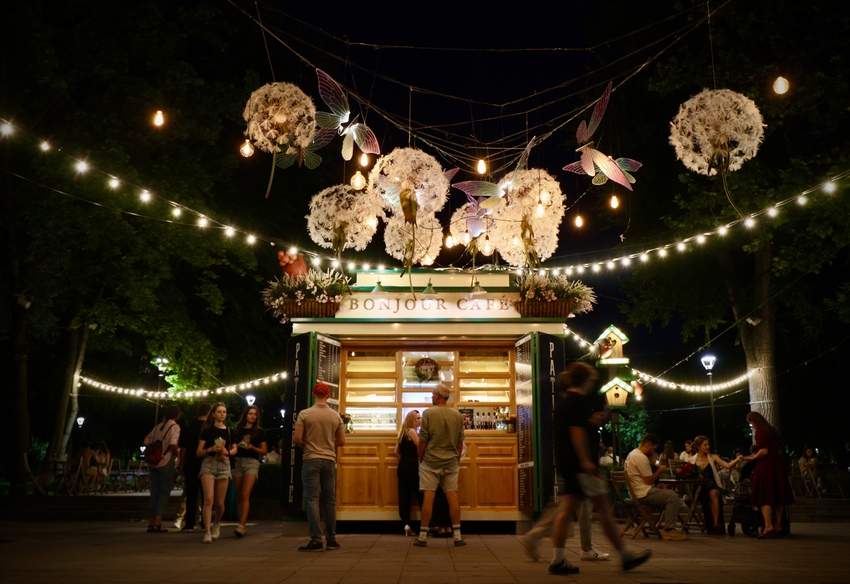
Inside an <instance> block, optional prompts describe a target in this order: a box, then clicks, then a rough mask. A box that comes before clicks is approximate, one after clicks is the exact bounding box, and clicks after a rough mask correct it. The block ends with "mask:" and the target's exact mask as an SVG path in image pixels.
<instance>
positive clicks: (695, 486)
mask: <svg viewBox="0 0 850 584" xmlns="http://www.w3.org/2000/svg"><path fill="white" fill-rule="evenodd" d="M658 482H659V483H660V484H662V485H667V488H668V489H675V490H676V491H677V492H678V493H681V494H682V495H685V498H686V500H687V509H688V510H687V512H686V513H685V518H684V519H682V516H681V515H680V516H679V521H681V523H682V531H684V532H685V533H687V532H688V529H689V527H690V526H691V525H695V526H696V527H699V528H700V529H701V530H703V531H705V521H704V520H703V518H702V514H701V513H700V512H699V511H697V508H696V505H697V501H698V500H699V494H700V491H702V486H703V485H704V484H705V480H704V479H702V478H695V479H680V478H666V479H665V478H662V479H658Z"/></svg>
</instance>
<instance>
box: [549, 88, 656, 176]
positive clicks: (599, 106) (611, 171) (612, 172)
mask: <svg viewBox="0 0 850 584" xmlns="http://www.w3.org/2000/svg"><path fill="white" fill-rule="evenodd" d="M610 97H611V83H610V82H609V83H608V87H606V88H605V92H604V93H603V94H602V97H600V98H599V101H597V102H596V106H595V107H594V108H593V113H592V114H591V115H590V124H587V123H586V122H585V121H584V120H582V121H581V124H579V127H578V130H577V131H576V140H577V141H578V143H579V147H578V148H576V152H581V160H579V161H578V162H573V163H572V164H568V165H566V166H565V167H564V170H566V171H568V172H574V173H576V174H586V175H588V176H591V177H593V180H592V182H593V184H595V185H601V184H605V183H606V182H607V181H608V179H611V180H612V181H614V182H615V183H617V184H619V185H622V186H624V187H626V188H627V189H629V190H632V185H631V183H633V182H635V178H634V177H633V176H632V175H630V174H629V172H634V171H636V170H637V169H639V168H640V167H641V166H643V165H642V164H641V163H640V162H638V161H637V160H632V159H631V158H618V159H617V160H614V159H612V158H611V157H610V156H606V155H605V154H603V153H602V152H600V151H599V150H597V149H596V148H594V147H593V142H591V141H590V138H591V137H592V136H593V133H594V132H596V128H597V127H598V126H599V122H601V121H602V116H604V115H605V109H606V108H607V107H608V99H609V98H610Z"/></svg>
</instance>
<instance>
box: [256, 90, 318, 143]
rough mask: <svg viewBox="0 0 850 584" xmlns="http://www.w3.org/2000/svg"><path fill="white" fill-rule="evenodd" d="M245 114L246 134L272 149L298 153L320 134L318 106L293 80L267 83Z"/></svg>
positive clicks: (257, 91) (257, 93)
mask: <svg viewBox="0 0 850 584" xmlns="http://www.w3.org/2000/svg"><path fill="white" fill-rule="evenodd" d="M242 117H243V118H244V119H245V121H246V122H248V128H247V129H246V130H245V135H246V136H248V138H250V139H251V140H253V142H254V144H255V145H256V146H257V147H258V148H260V149H261V150H264V151H265V152H268V153H270V154H271V153H274V152H281V151H282V152H284V153H285V154H297V153H298V152H300V151H303V150H305V149H306V148H307V146H309V145H310V142H311V141H312V140H313V136H314V135H315V134H316V106H315V105H314V104H313V100H312V99H310V97H309V96H308V95H307V94H305V93H304V92H303V91H301V90H300V89H299V88H298V87H297V86H295V85H293V84H291V83H285V82H277V83H267V84H266V85H263V86H262V87H261V88H259V89H257V90H256V91H254V92H253V93H252V94H251V97H250V98H249V99H248V103H247V104H246V105H245V111H244V112H242Z"/></svg>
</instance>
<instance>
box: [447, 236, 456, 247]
mask: <svg viewBox="0 0 850 584" xmlns="http://www.w3.org/2000/svg"><path fill="white" fill-rule="evenodd" d="M454 246H455V238H454V237H452V234H451V233H449V234H448V235H446V249H451V248H453V247H454Z"/></svg>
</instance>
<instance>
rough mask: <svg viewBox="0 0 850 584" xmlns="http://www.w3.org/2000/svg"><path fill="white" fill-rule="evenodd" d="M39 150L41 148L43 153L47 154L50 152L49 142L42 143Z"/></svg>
mask: <svg viewBox="0 0 850 584" xmlns="http://www.w3.org/2000/svg"><path fill="white" fill-rule="evenodd" d="M39 148H41V151H42V152H47V151H48V150H50V143H49V142H42V143H41V145H40V146H39Z"/></svg>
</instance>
